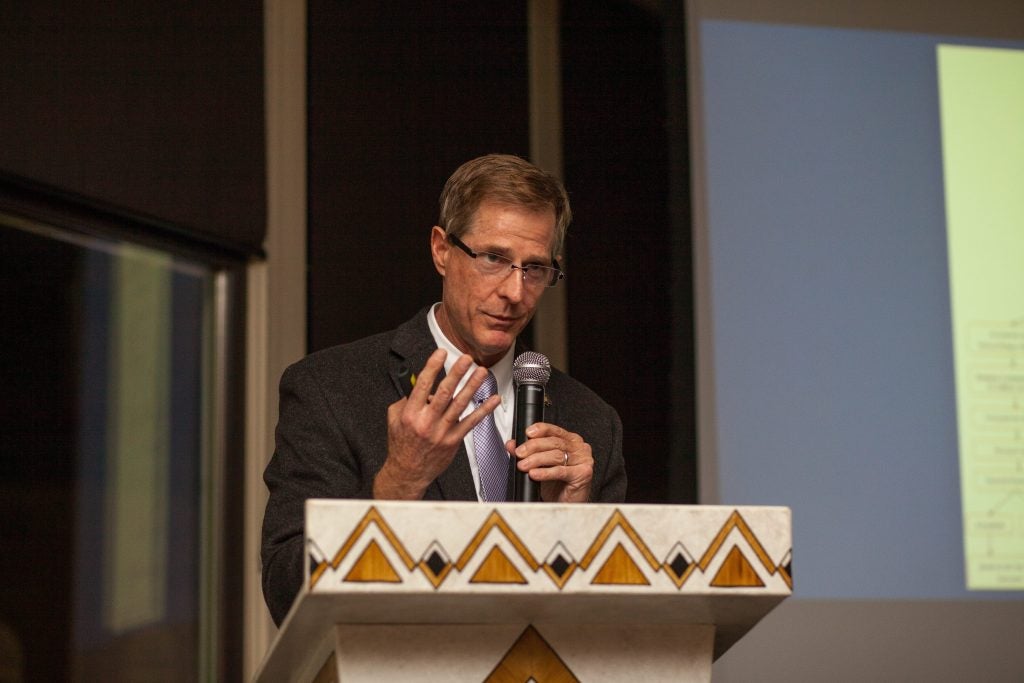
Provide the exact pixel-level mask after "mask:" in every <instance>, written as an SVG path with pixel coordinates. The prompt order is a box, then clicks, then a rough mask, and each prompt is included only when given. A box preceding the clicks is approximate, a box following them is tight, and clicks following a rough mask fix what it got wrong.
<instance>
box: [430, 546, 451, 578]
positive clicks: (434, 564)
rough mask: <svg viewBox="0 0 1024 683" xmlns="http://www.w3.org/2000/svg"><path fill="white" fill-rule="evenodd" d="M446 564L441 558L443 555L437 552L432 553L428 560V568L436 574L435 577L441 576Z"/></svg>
mask: <svg viewBox="0 0 1024 683" xmlns="http://www.w3.org/2000/svg"><path fill="white" fill-rule="evenodd" d="M446 564H447V563H446V562H445V561H444V558H443V557H441V553H439V552H437V551H436V550H435V551H434V552H432V553H430V557H428V558H427V567H429V568H430V571H432V572H434V576H439V575H440V574H441V571H442V570H443V569H444V568H445V565H446Z"/></svg>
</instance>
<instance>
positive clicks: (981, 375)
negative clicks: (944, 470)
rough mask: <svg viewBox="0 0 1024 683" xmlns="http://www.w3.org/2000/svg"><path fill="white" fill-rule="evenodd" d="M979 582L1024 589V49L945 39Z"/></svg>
mask: <svg viewBox="0 0 1024 683" xmlns="http://www.w3.org/2000/svg"><path fill="white" fill-rule="evenodd" d="M938 73H939V94H940V106H941V112H942V150H943V163H944V173H945V190H946V221H947V235H948V237H947V239H948V244H949V274H950V297H951V305H952V319H953V349H954V356H955V365H956V393H957V426H958V429H959V445H960V486H961V496H962V502H963V524H964V555H965V558H964V559H965V566H966V578H967V588H968V589H969V590H1024V51H1020V50H1006V49H993V48H976V47H964V46H954V45H941V46H939V48H938Z"/></svg>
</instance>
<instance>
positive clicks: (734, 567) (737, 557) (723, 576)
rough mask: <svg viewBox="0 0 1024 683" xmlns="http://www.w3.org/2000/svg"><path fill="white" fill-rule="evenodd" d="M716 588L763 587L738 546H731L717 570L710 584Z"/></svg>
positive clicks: (762, 582)
mask: <svg viewBox="0 0 1024 683" xmlns="http://www.w3.org/2000/svg"><path fill="white" fill-rule="evenodd" d="M711 585H712V586H715V587H716V588H741V587H745V586H751V587H758V588H761V587H764V581H762V580H761V577H760V576H758V575H757V572H755V571H754V568H753V567H751V566H750V562H748V561H747V558H746V557H744V556H743V551H741V550H740V548H739V546H735V545H734V546H733V547H732V550H730V551H729V554H728V555H726V557H725V562H723V563H722V566H721V567H719V568H718V573H717V574H715V578H714V580H713V581H712V582H711Z"/></svg>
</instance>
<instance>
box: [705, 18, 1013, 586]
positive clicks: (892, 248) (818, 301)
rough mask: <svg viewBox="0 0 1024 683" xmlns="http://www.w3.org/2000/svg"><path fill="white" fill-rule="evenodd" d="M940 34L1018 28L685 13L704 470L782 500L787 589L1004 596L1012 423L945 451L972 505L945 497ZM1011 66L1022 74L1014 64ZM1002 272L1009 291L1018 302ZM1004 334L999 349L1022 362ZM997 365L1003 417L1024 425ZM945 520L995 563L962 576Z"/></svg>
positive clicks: (753, 498) (952, 380) (952, 414)
mask: <svg viewBox="0 0 1024 683" xmlns="http://www.w3.org/2000/svg"><path fill="white" fill-rule="evenodd" d="M950 45H951V46H987V47H993V48H999V49H1001V50H1004V51H1006V52H1012V51H1019V50H1024V43H1007V42H995V41H980V40H977V39H969V40H967V39H959V38H955V37H950V36H929V35H923V34H909V33H898V32H890V31H886V32H882V31H863V30H850V29H829V28H820V27H793V26H782V25H769V24H753V23H744V22H733V21H707V20H705V21H702V22H700V24H699V46H700V47H699V50H700V52H699V56H700V62H701V65H700V69H701V71H700V79H701V82H702V83H701V87H702V91H703V100H702V110H701V112H700V116H701V118H702V132H703V157H704V163H705V165H706V166H705V168H704V169H703V170H704V181H705V182H704V187H705V188H706V190H705V192H706V195H705V196H704V197H703V206H704V220H705V223H706V225H705V227H704V229H705V230H706V240H707V254H706V256H707V259H708V272H709V277H708V281H707V287H708V290H707V296H708V297H709V298H710V311H711V314H710V320H708V321H707V323H708V324H709V325H710V331H709V333H710V340H711V348H712V349H713V351H712V355H711V356H710V361H708V360H702V361H701V362H702V364H705V366H704V369H703V370H702V372H705V373H708V376H709V377H710V378H711V379H710V381H711V382H712V393H711V394H710V395H713V396H714V400H713V402H714V405H713V406H712V408H713V412H712V414H713V416H714V417H713V422H712V424H711V425H710V428H711V429H713V430H714V440H715V443H716V448H715V450H716V453H715V456H716V462H717V464H716V468H717V481H716V482H715V487H714V488H715V489H716V490H717V499H718V500H717V502H721V503H723V504H765V505H788V506H790V507H791V508H792V509H793V533H794V548H793V558H794V562H793V570H794V579H795V587H796V595H797V596H799V597H803V598H878V599H887V598H900V599H935V598H968V597H970V598H983V599H990V598H998V599H1021V598H1024V590H1022V589H1024V447H1021V444H1017V445H1015V444H1014V439H1015V438H1017V439H1019V438H1021V437H1020V430H1019V429H1018V431H1017V436H1016V437H1014V433H1013V431H1012V430H1009V431H1004V432H999V433H997V434H996V437H998V438H997V439H996V441H998V443H1002V444H1004V445H1005V453H1006V454H1007V455H1006V458H1005V459H1000V460H998V461H997V460H995V459H990V460H989V461H987V463H986V467H988V468H989V469H987V470H984V471H981V472H976V471H974V470H970V469H964V470H963V472H964V473H965V475H964V476H965V477H966V478H967V482H968V484H971V482H982V485H984V486H986V487H987V488H985V490H984V495H985V496H987V498H986V501H987V502H986V505H987V507H986V508H985V509H984V510H983V511H981V512H978V513H977V514H975V513H969V512H965V507H964V501H965V500H966V496H967V495H969V494H970V490H971V489H970V488H969V487H968V488H964V477H962V476H961V467H962V466H963V463H962V462H961V452H960V451H961V448H960V446H959V443H958V434H959V433H960V430H958V403H957V401H958V394H957V370H956V363H955V360H956V351H955V348H954V347H955V345H954V332H953V330H954V321H953V315H952V312H951V293H950V292H951V279H950V263H951V261H950V248H949V246H948V245H949V244H950V242H949V241H948V237H949V236H948V235H947V227H948V226H947V200H948V197H947V188H946V175H945V174H946V173H947V172H948V170H949V169H947V168H945V167H944V164H945V163H949V160H948V159H946V158H944V149H943V139H944V138H943V118H942V106H941V104H942V103H941V102H940V73H939V67H938V61H939V60H938V58H937V55H938V52H939V50H940V46H950ZM1014 78H1015V77H1014ZM1009 82H1010V83H1011V86H1012V84H1014V83H1018V84H1019V89H1020V91H1021V92H1024V71H1022V72H1021V78H1020V80H1019V81H1017V80H1014V79H1013V78H1011V80H1010V81H1009ZM1012 89H1013V87H1011V90H1012ZM1002 94H1005V93H1002ZM1002 94H1001V96H1002ZM1020 123H1021V125H1020V127H1019V129H1014V128H1013V127H1012V126H1011V128H1010V129H1009V130H1011V131H1013V130H1018V131H1019V132H1020V135H1024V118H1022V120H1021V122H1020ZM948 125H949V121H948V120H947V126H948ZM947 132H948V131H947ZM1012 135H1013V133H1012V132H1011V136H1012ZM1017 142H1019V140H1016V139H1014V140H1008V143H1007V147H1006V148H1007V149H1010V150H1016V149H1019V148H1018V147H1017V146H1016V145H1017ZM1010 143H1012V144H1010ZM1020 149H1024V148H1020ZM1013 153H1016V152H1013ZM1022 159H1024V156H1022ZM1016 168H1020V166H1017V167H1016ZM1018 188H1019V193H1020V194H1022V195H1024V173H1022V175H1021V183H1020V185H1019V186H1018ZM1017 227H1018V228H1019V231H1018V232H1017V233H1016V234H1017V235H1024V221H1022V222H1021V223H1020V224H1018V226H1017ZM1010 239H1019V237H1013V236H1011V238H1010ZM1020 269H1021V273H1022V274H1024V262H1021V264H1020ZM1018 282H1021V285H1022V287H1021V291H1019V292H1008V297H1007V300H1008V301H1010V302H1022V303H1020V304H1019V306H1020V307H1021V310H1020V312H1019V313H1020V320H1021V321H1024V281H1021V280H1018ZM1012 305H1017V304H1016V303H1013V304H1012ZM1011 317H1012V316H1011ZM1020 338H1021V339H1024V337H1020ZM1015 348H1016V347H1012V348H1011V352H1012V353H1011V355H1006V356H1004V357H1003V360H1001V361H1000V362H1004V363H1006V364H1009V365H1007V367H1016V365H1015V364H1016V362H1017V358H1018V356H1019V361H1020V363H1021V367H1024V344H1022V345H1021V346H1020V349H1019V350H1020V351H1021V353H1019V354H1018V353H1017V351H1016V350H1014V349H1015ZM1007 373H1009V374H1008V375H1007V376H1008V377H1010V380H1009V381H1010V383H1011V386H1010V389H1008V390H1006V391H1008V392H1009V393H1006V394H1005V395H1001V396H1000V400H1003V399H1005V406H1006V407H1005V411H1004V417H1005V418H1006V421H1007V422H1008V423H1009V424H1017V422H1018V421H1020V424H1022V425H1024V417H1022V416H1024V395H1021V396H1019V398H1020V400H1021V403H1016V402H1015V401H1016V399H1015V398H1014V397H1013V393H1014V392H1015V391H1016V389H1014V388H1013V387H1014V386H1016V385H1014V384H1013V382H1015V381H1017V380H1016V379H1014V377H1018V376H1019V373H1018V374H1017V375H1014V374H1013V373H1012V372H1011V371H1010V370H1007ZM702 381H705V380H702ZM1004 384H1005V383H1004ZM993 386H995V385H993ZM1000 386H1004V385H1000ZM1020 386H1021V387H1024V384H1020ZM702 426H703V427H704V428H708V425H707V424H703V425H702ZM986 438H987V437H986ZM986 443H987V441H986ZM1022 443H1024V442H1022ZM1000 452H1004V451H1000ZM702 457H703V454H702ZM993 472H995V473H996V475H993V474H992V473H993ZM997 475H998V476H997ZM986 477H987V478H986ZM986 482H989V483H991V482H995V483H993V484H991V485H988V484H986ZM1000 486H1001V487H1002V488H1000ZM965 491H966V492H967V493H965ZM970 495H973V494H970ZM986 515H996V516H997V517H998V521H997V522H993V521H992V519H991V518H990V517H987V516H986ZM965 520H967V522H966V523H965ZM965 533H966V534H967V536H966V537H967V538H973V539H974V540H973V541H971V543H974V544H975V545H974V546H971V547H972V548H974V550H973V552H975V554H976V555H977V556H978V557H977V562H978V563H977V565H975V569H974V570H972V571H974V572H975V573H977V571H979V570H978V569H977V568H978V567H983V568H988V569H990V570H991V572H990V575H991V581H992V582H994V583H990V584H972V586H973V589H970V590H969V589H968V584H969V582H968V573H970V572H969V571H968V569H966V567H967V566H968V565H967V564H966V559H965V545H966V544H965ZM1000 582H1002V583H1000Z"/></svg>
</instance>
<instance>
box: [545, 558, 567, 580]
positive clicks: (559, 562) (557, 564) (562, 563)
mask: <svg viewBox="0 0 1024 683" xmlns="http://www.w3.org/2000/svg"><path fill="white" fill-rule="evenodd" d="M548 566H549V567H551V569H552V570H553V571H554V572H555V573H556V574H558V578H562V576H563V575H564V574H565V572H566V571H567V570H568V569H569V561H568V560H566V559H565V558H564V557H562V556H561V555H559V556H558V557H556V558H555V561H554V562H551V563H550V564H548Z"/></svg>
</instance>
